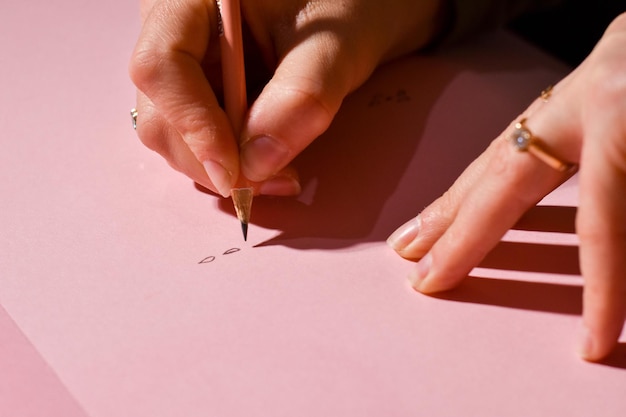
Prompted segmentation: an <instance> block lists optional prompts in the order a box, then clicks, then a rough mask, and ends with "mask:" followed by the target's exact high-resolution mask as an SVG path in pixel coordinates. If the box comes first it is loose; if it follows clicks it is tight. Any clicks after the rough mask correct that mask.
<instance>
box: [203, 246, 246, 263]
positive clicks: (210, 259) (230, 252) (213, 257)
mask: <svg viewBox="0 0 626 417" xmlns="http://www.w3.org/2000/svg"><path fill="white" fill-rule="evenodd" d="M240 250H241V249H239V248H230V249H228V250H227V251H225V252H224V253H222V255H230V254H233V253H235V252H239V251H240ZM216 259H217V258H216V257H215V256H213V255H211V256H207V257H206V258H204V259H203V260H201V261H200V262H198V264H199V265H201V264H210V263H211V262H213V261H215V260H216Z"/></svg>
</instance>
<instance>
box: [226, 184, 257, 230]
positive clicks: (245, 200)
mask: <svg viewBox="0 0 626 417" xmlns="http://www.w3.org/2000/svg"><path fill="white" fill-rule="evenodd" d="M230 195H231V196H232V197H233V204H234V205H235V212H236V213H237V218H238V219H239V221H240V222H241V231H242V232H243V239H244V240H248V223H249V222H250V212H251V210H252V197H253V191H252V188H249V187H248V188H233V189H232V190H231V191H230Z"/></svg>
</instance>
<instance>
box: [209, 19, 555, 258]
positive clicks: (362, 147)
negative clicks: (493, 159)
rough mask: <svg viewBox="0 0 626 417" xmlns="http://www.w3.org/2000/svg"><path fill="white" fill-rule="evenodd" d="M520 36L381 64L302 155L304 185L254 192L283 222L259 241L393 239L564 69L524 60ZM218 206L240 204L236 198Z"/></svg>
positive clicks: (335, 244)
mask: <svg viewBox="0 0 626 417" xmlns="http://www.w3.org/2000/svg"><path fill="white" fill-rule="evenodd" d="M331 23H332V22H329V24H331ZM503 39H504V40H503ZM515 42H518V41H517V40H515V39H514V38H507V37H506V36H503V37H496V38H487V39H485V40H484V41H483V42H482V43H481V42H476V43H475V44H474V45H473V46H471V47H461V48H459V49H454V50H451V51H448V52H446V53H443V54H439V55H421V56H410V57H406V58H403V59H401V60H398V61H395V62H391V63H389V64H387V65H385V66H383V67H381V68H379V69H378V70H377V71H376V73H375V74H374V75H373V76H372V77H371V78H370V79H369V81H368V82H367V83H366V84H365V85H363V86H362V87H361V88H359V89H358V90H357V91H355V92H353V93H352V94H350V95H349V96H348V97H347V98H346V99H345V100H344V103H343V105H342V107H341V109H340V111H339V113H338V114H337V116H336V117H335V119H334V121H333V123H332V124H331V126H330V128H329V129H328V130H327V131H326V132H325V133H324V134H323V135H322V136H320V137H319V138H318V139H316V140H315V141H314V142H313V143H312V144H311V145H309V147H308V148H307V149H305V150H304V151H303V152H302V153H301V154H300V155H299V156H298V157H297V158H296V159H295V160H294V162H293V164H294V166H295V167H296V169H298V171H299V173H300V178H301V184H302V188H303V192H302V195H301V196H300V197H299V198H297V199H292V198H267V197H259V198H256V199H255V202H254V206H253V211H252V217H251V223H252V224H253V225H258V226H260V227H264V228H267V229H272V230H277V231H279V234H278V235H277V236H276V237H274V238H272V239H270V240H268V241H265V242H263V243H261V244H260V245H259V246H271V245H284V246H288V247H292V248H298V249H315V248H325V249H328V248H331V249H332V248H345V247H350V246H354V245H356V244H361V243H365V242H371V241H384V240H385V239H386V238H387V236H388V235H389V234H390V233H391V232H392V231H393V230H394V229H395V228H396V227H397V226H398V225H400V224H402V223H404V222H405V221H406V220H408V219H409V218H411V217H413V216H415V214H417V212H419V211H420V210H421V209H422V208H423V207H425V206H427V205H428V204H429V203H431V202H432V201H433V200H434V199H436V198H437V197H438V196H440V195H441V194H442V193H443V192H444V191H445V190H446V189H447V188H449V186H450V185H451V184H452V183H453V182H454V180H455V179H456V178H457V177H458V176H459V174H460V173H461V172H462V171H463V170H464V168H465V167H466V166H467V165H468V164H469V163H470V162H471V161H472V160H473V159H475V158H476V157H477V156H478V155H480V153H481V152H482V151H483V150H484V149H485V147H486V145H487V144H488V142H489V141H491V140H492V139H493V138H494V137H497V136H498V134H499V133H500V131H501V129H502V127H503V126H506V125H508V123H509V122H510V120H512V119H513V118H514V117H515V116H516V115H517V114H518V112H519V110H520V108H523V107H524V106H526V105H527V104H528V103H529V102H530V101H532V99H533V98H534V97H535V95H536V92H537V91H541V89H543V88H544V87H545V85H547V84H549V83H552V82H554V80H555V79H558V78H560V76H561V75H562V73H564V72H565V71H564V68H563V66H562V65H560V64H558V63H556V61H555V62H554V63H552V62H551V61H549V60H547V59H546V58H545V56H543V57H540V56H537V57H534V56H532V57H531V58H530V59H528V60H522V61H521V62H520V61H519V60H518V55H519V51H520V50H521V49H523V48H525V44H523V43H522V42H519V48H518V49H517V50H516V51H515V52H513V51H512V49H511V48H510V45H511V43H513V44H515ZM514 49H515V48H514ZM526 50H527V52H528V54H529V56H531V55H533V54H534V53H535V52H534V50H533V49H531V48H528V47H526ZM507 54H508V55H507ZM507 56H508V57H510V58H511V59H508V58H507ZM535 62H542V64H541V65H540V66H539V68H536V66H537V65H536V64H535ZM514 63H515V64H514ZM537 69H538V71H537ZM529 71H532V72H533V74H534V76H533V77H529V76H528V72H529ZM520 80H523V83H522V82H520ZM219 207H220V209H222V210H224V211H226V212H228V213H232V212H233V211H232V203H230V202H229V201H220V203H219Z"/></svg>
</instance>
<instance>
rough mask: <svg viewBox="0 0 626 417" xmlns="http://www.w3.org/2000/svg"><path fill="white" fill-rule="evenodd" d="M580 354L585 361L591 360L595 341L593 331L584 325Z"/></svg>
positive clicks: (579, 345) (581, 333) (579, 348)
mask: <svg viewBox="0 0 626 417" xmlns="http://www.w3.org/2000/svg"><path fill="white" fill-rule="evenodd" d="M578 354H579V355H580V356H581V357H582V358H583V359H590V358H591V357H592V355H593V340H592V337H591V331H590V330H589V327H587V326H586V325H584V324H583V326H582V329H581V330H580V336H579V340H578Z"/></svg>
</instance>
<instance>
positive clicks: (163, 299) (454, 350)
mask: <svg viewBox="0 0 626 417" xmlns="http://www.w3.org/2000/svg"><path fill="white" fill-rule="evenodd" d="M0 27H2V28H3V29H2V32H3V33H5V34H10V36H3V37H0V50H2V51H3V53H2V54H0V91H2V96H1V97H2V98H1V99H0V126H2V137H3V145H4V146H3V152H0V174H1V178H2V181H0V195H1V196H2V197H1V198H2V210H1V212H0V230H1V231H2V233H1V234H0V304H1V306H2V307H1V308H0V330H1V332H0V353H3V354H6V355H9V356H10V359H8V358H6V357H5V358H2V359H1V360H0V370H4V372H2V373H0V387H3V389H2V391H0V407H1V408H0V415H1V416H5V415H6V416H12V417H18V416H35V415H50V414H46V413H45V412H38V411H37V410H41V409H44V408H46V407H47V405H46V404H49V402H48V400H49V399H50V398H57V399H59V400H58V403H57V404H56V406H58V410H61V411H59V412H58V413H56V414H54V415H60V414H63V415H80V416H83V415H84V416H89V417H110V416H133V417H144V416H145V417H148V416H150V417H169V416H181V415H184V416H187V417H194V416H247V417H250V416H269V415H271V416H293V415H298V416H332V415H335V416H339V415H342V416H381V415H389V416H415V415H428V416H458V415H464V416H483V417H484V416H503V415H506V416H524V417H527V416H535V415H536V416H540V415H568V416H587V415H602V416H621V415H623V414H624V412H625V411H626V399H625V397H624V395H623V394H624V389H623V387H624V383H625V382H626V370H625V368H626V349H624V344H623V343H622V344H621V345H620V347H619V348H618V350H617V352H616V354H615V355H614V356H613V357H612V358H611V359H609V360H608V361H606V362H605V363H603V364H587V363H584V362H582V361H580V360H579V359H578V358H577V357H576V355H575V353H574V346H575V341H576V336H577V334H576V332H577V325H578V323H579V315H580V311H581V301H580V296H581V287H580V285H581V278H580V275H579V271H578V267H577V247H576V245H577V241H576V237H575V235H574V234H573V213H574V212H575V206H576V202H577V195H576V178H574V179H572V180H571V181H569V182H568V183H566V184H564V185H563V186H562V187H561V188H560V189H558V190H557V191H555V192H554V193H553V194H551V195H550V196H548V197H547V198H546V199H545V200H544V201H543V202H542V206H541V207H538V208H537V209H536V210H533V211H532V212H531V213H530V214H529V215H528V217H527V218H526V219H525V221H524V222H523V223H521V224H520V227H519V228H518V229H516V230H513V231H511V232H510V233H509V234H507V236H505V239H504V240H503V243H502V244H501V245H500V246H499V247H498V248H497V249H496V250H495V251H494V252H493V253H492V254H491V255H490V256H489V257H488V258H487V259H486V260H485V262H484V263H483V265H481V267H480V268H477V269H476V270H475V271H474V272H473V273H472V276H471V277H470V278H468V279H467V281H466V282H465V284H464V285H463V286H462V287H461V288H460V289H459V290H457V291H454V292H451V293H448V294H444V295H441V296H438V297H427V296H423V295H420V294H417V293H415V292H414V291H412V290H411V289H410V287H409V285H408V283H407V281H406V279H405V277H406V275H407V273H408V271H409V269H410V268H411V264H410V263H408V262H406V261H403V260H401V259H400V258H398V257H397V256H396V255H395V254H394V253H392V251H391V250H389V249H388V248H387V247H386V245H385V242H384V241H385V239H386V237H387V236H388V235H389V234H390V233H391V232H392V231H393V230H394V229H395V228H396V227H397V226H398V225H400V224H402V223H404V222H405V221H406V220H408V219H409V218H411V217H412V216H414V215H416V214H417V213H418V212H419V210H420V209H421V208H423V207H424V206H425V205H426V204H428V203H429V202H430V201H432V200H433V199H434V198H436V197H437V196H438V195H440V194H441V193H442V192H443V191H444V190H445V189H446V188H447V187H448V186H449V185H450V184H451V182H452V181H453V180H454V179H455V178H456V176H457V175H458V174H459V173H460V172H461V171H462V170H463V168H464V167H465V166H466V165H467V164H468V163H469V162H470V161H471V160H472V159H473V158H474V157H476V156H477V155H478V154H479V153H480V152H481V151H482V149H484V147H485V146H486V144H487V143H488V142H489V141H490V140H492V139H493V138H495V137H496V136H497V135H498V134H499V133H500V132H501V130H502V129H503V128H504V127H505V126H506V125H507V124H508V123H509V122H510V121H511V120H513V119H514V118H515V117H516V115H517V114H518V113H519V112H520V111H521V110H522V109H523V108H524V107H525V106H526V105H527V104H528V103H529V102H530V101H531V100H532V99H533V98H534V97H535V96H536V95H537V94H538V92H539V91H541V89H542V88H544V87H545V86H546V85H548V84H550V83H553V82H555V81H557V80H558V79H559V78H560V77H561V76H562V75H563V74H564V73H565V71H566V69H565V68H563V67H562V66H561V65H559V64H558V63H556V62H554V61H552V60H550V59H549V58H548V57H546V56H544V55H542V54H541V53H539V52H537V51H535V50H534V49H532V48H530V47H528V46H527V45H525V44H523V43H522V42H520V41H518V40H516V39H514V38H512V37H511V36H509V35H507V34H503V33H501V34H498V35H496V36H494V37H489V38H486V39H483V40H482V41H480V42H477V43H476V44H475V45H474V46H472V47H470V46H467V47H462V48H458V49H456V50H453V51H450V52H448V53H447V54H444V55H441V56H437V57H434V56H433V57H413V58H408V59H405V60H402V61H399V62H395V63H392V64H390V65H387V66H386V67H384V68H382V69H381V70H380V71H379V72H377V73H376V74H375V76H374V77H373V78H372V79H371V81H370V82H368V84H367V85H365V86H364V87H363V88H362V89H360V90H359V91H357V92H356V93H354V94H353V95H352V96H350V97H349V98H348V99H347V100H346V102H345V105H344V107H343V108H342V110H341V112H340V114H339V115H338V117H337V119H336V121H335V123H334V124H333V126H332V127H331V129H330V130H329V131H328V132H327V134H325V135H324V136H323V137H321V138H320V139H319V140H317V141H316V142H315V143H314V144H313V145H312V146H311V147H310V149H308V150H307V151H306V152H305V153H304V154H303V155H302V156H301V157H300V158H298V160H297V161H296V165H297V167H298V168H299V169H300V172H301V176H302V181H303V186H304V192H303V194H302V196H301V197H300V198H298V199H280V198H275V199H261V198H259V199H257V200H256V201H255V202H254V207H253V213H252V220H251V225H250V229H249V239H248V242H247V243H246V242H243V241H242V238H241V230H240V228H239V224H238V222H237V220H236V218H235V217H234V215H233V209H232V204H231V202H230V201H229V200H221V199H218V198H216V197H215V196H212V195H209V194H207V193H204V192H202V191H201V190H199V189H197V188H196V187H194V185H193V184H192V183H191V182H190V181H189V180H188V179H186V178H185V177H183V176H182V175H181V174H178V173H176V172H174V171H173V170H172V169H170V168H169V167H168V166H167V164H166V163H165V162H163V160H162V159H161V158H160V157H159V156H158V155H156V154H154V153H152V152H150V151H149V150H148V149H147V148H145V147H144V146H143V145H142V144H141V143H140V142H139V140H138V139H137V138H136V135H135V132H134V131H133V130H132V128H131V121H130V116H129V110H130V108H131V107H133V106H134V103H135V101H134V100H135V99H134V89H133V86H132V85H131V83H130V82H129V80H128V77H127V74H126V67H127V61H128V58H129V56H130V51H131V49H132V47H133V42H134V40H135V39H136V36H137V33H138V28H139V26H138V16H137V13H136V12H135V6H133V5H129V4H127V3H123V2H121V1H120V0H112V1H110V2H82V3H76V2H70V1H69V0H60V1H57V2H54V3H50V2H44V1H35V3H33V2H30V3H23V2H16V3H14V4H12V5H11V7H5V8H3V10H2V13H0ZM555 259H556V260H558V262H555ZM25 369H26V370H29V371H23V370H25ZM24 384H28V386H30V387H31V389H30V390H29V391H23V390H21V388H20V387H23V386H24ZM15 393H18V394H19V395H20V397H19V398H20V400H19V402H16V401H11V400H9V398H14V397H13V395H15ZM28 402H31V403H32V404H33V408H32V410H35V411H28V410H26V411H25V409H24V408H22V405H23V404H25V403H28ZM50 410H52V408H50ZM62 410H66V411H62Z"/></svg>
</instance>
